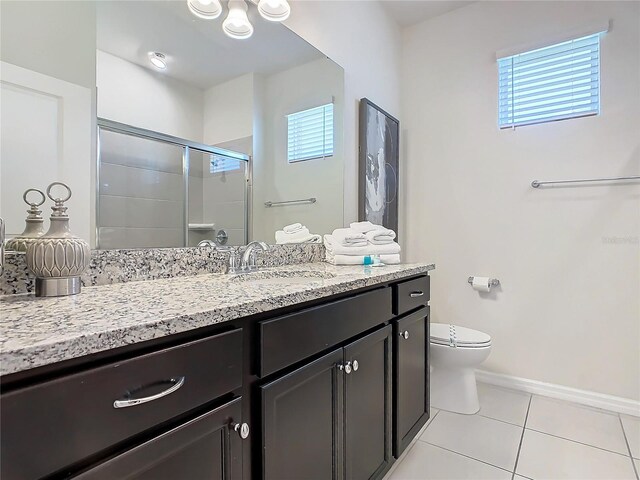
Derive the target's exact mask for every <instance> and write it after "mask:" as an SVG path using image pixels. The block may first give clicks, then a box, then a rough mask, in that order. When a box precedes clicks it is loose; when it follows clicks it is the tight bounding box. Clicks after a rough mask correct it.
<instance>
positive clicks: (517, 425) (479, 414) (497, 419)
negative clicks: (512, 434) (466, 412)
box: [445, 410, 524, 427]
mask: <svg viewBox="0 0 640 480" xmlns="http://www.w3.org/2000/svg"><path fill="white" fill-rule="evenodd" d="M445 411H446V410H445ZM456 415H460V414H458V413H456ZM473 415H474V416H478V417H482V418H488V419H489V420H495V421H496V422H501V423H506V424H507V425H513V426H514V427H524V425H520V424H519V423H513V422H507V421H506V420H501V419H499V418H494V417H489V416H487V415H482V414H481V413H474V414H473Z"/></svg>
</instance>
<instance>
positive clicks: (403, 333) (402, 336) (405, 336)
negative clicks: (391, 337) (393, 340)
mask: <svg viewBox="0 0 640 480" xmlns="http://www.w3.org/2000/svg"><path fill="white" fill-rule="evenodd" d="M400 338H404V339H405V340H409V331H408V330H405V331H404V332H400Z"/></svg>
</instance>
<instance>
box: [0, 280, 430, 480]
mask: <svg viewBox="0 0 640 480" xmlns="http://www.w3.org/2000/svg"><path fill="white" fill-rule="evenodd" d="M428 300H429V277H428V276H426V275H419V276H414V277H411V278H409V279H407V280H403V281H400V282H398V281H390V282H389V283H386V284H382V285H381V284H376V285H372V286H369V287H362V288H360V289H359V290H356V291H352V292H347V293H345V292H342V293H339V294H336V295H332V296H330V297H326V298H321V299H317V300H314V301H310V302H308V303H306V304H304V305H303V306H302V307H301V306H300V305H294V306H290V307H285V308H281V309H278V310H277V311H276V312H273V313H272V314H269V313H264V312H260V313H257V314H254V315H250V316H247V317H243V318H238V319H232V320H229V321H228V322H223V323H221V324H216V325H211V326H208V327H203V328H201V329H196V330H194V331H193V332H192V331H188V332H183V333H181V334H176V335H170V336H167V337H163V338H159V339H156V340H151V341H148V342H142V343H140V344H135V345H130V346H125V347H122V348H121V349H120V350H118V351H106V352H99V353H98V354H95V355H90V356H87V357H83V358H80V359H71V360H69V362H68V363H66V364H65V363H64V362H62V364H53V365H51V366H45V368H44V370H42V369H40V370H39V369H37V368H36V369H33V371H27V373H26V374H24V373H19V374H18V376H15V375H14V376H11V375H9V376H7V377H3V378H0V380H1V381H0V387H1V390H0V424H1V428H2V431H1V435H0V477H1V478H2V480H5V479H6V480H13V479H16V480H17V479H19V480H36V479H38V478H52V479H54V478H56V479H59V478H76V477H77V478H82V479H83V480H100V479H116V478H117V479H130V480H133V479H136V480H164V479H166V480H172V479H183V478H184V479H189V480H253V479H258V478H263V479H264V480H380V479H381V478H382V477H383V476H384V475H385V474H386V473H387V471H388V470H389V468H390V467H391V465H392V463H393V462H394V457H395V458H398V456H399V455H400V454H401V453H402V452H403V450H405V449H406V447H407V445H408V444H409V443H410V442H411V441H412V440H413V438H414V437H415V436H416V435H417V433H418V432H419V431H420V429H421V428H422V427H423V426H424V424H425V423H426V421H427V420H428V418H429V356H428V349H429V307H428V306H427V305H428ZM245 422H246V423H245ZM243 425H244V426H245V428H244V430H243V428H242V426H243ZM248 429H251V430H252V432H251V435H250V437H249V438H244V439H243V437H246V436H247V434H248V433H249V432H248V431H247V430H248ZM241 434H243V435H241Z"/></svg>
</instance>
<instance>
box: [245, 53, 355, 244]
mask: <svg viewBox="0 0 640 480" xmlns="http://www.w3.org/2000/svg"><path fill="white" fill-rule="evenodd" d="M263 82H264V92H265V95H264V105H263V115H264V117H263V127H262V128H264V131H263V135H264V142H265V144H264V152H263V154H262V155H261V156H254V160H255V161H254V171H253V174H254V175H253V178H254V184H256V185H257V184H258V183H261V184H262V188H261V189H260V188H259V189H258V190H257V191H256V192H255V193H254V197H253V213H254V218H257V219H258V221H257V222H254V235H255V238H259V239H262V240H265V241H267V242H272V243H273V242H274V241H275V237H274V234H275V231H276V230H280V229H281V228H282V227H283V226H285V225H288V224H291V223H295V222H302V223H303V224H305V225H306V226H307V227H308V228H309V229H310V230H311V232H313V233H320V234H321V233H329V232H331V231H333V230H334V229H335V228H338V227H341V226H342V223H343V198H342V194H341V193H342V189H343V169H344V162H343V157H344V148H343V136H342V130H343V111H344V74H343V70H342V69H341V68H340V67H338V66H337V65H336V64H335V63H334V62H332V61H331V60H329V59H326V58H322V59H320V60H314V61H312V62H309V63H306V64H304V65H299V66H296V67H294V68H291V69H288V70H285V71H282V72H278V73H275V74H273V75H269V76H267V77H265V78H264V79H263ZM332 101H333V102H334V129H335V132H334V154H333V155H332V156H330V157H327V158H321V159H313V160H307V161H303V162H295V163H289V162H288V161H287V115H289V114H291V113H295V112H298V111H301V110H306V109H309V108H312V107H317V106H320V105H324V104H327V103H330V102H332ZM336 192H337V194H336ZM308 197H314V198H316V199H317V202H316V203H314V204H299V205H290V206H287V207H286V208H281V207H275V208H273V207H272V208H267V207H265V205H264V202H266V201H272V202H279V201H288V200H295V199H301V198H308Z"/></svg>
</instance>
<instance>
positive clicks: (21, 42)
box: [0, 1, 96, 245]
mask: <svg viewBox="0 0 640 480" xmlns="http://www.w3.org/2000/svg"><path fill="white" fill-rule="evenodd" d="M35 47H37V48H35ZM95 48H96V21H95V4H93V3H91V2H74V1H29V2H0V60H2V61H3V62H7V63H10V64H13V65H16V66H18V67H22V68H24V69H26V70H27V71H26V72H25V76H24V77H23V78H25V79H26V78H29V77H32V78H38V74H42V75H46V76H47V78H45V77H41V80H37V81H36V84H38V85H39V87H36V88H34V87H33V85H31V86H27V85H26V84H20V83H14V85H9V83H13V82H8V83H7V84H5V85H3V92H2V97H3V99H2V101H3V102H4V101H5V100H6V102H4V103H6V105H3V109H4V110H3V117H4V118H3V125H2V127H3V135H2V137H3V142H2V154H1V155H0V156H1V157H2V158H1V159H0V164H1V167H0V169H1V170H2V177H3V178H2V182H1V183H2V184H4V185H11V186H12V189H11V191H10V192H7V191H4V192H3V194H2V195H3V197H5V198H6V199H7V201H5V202H3V205H2V207H1V208H0V216H2V217H3V218H7V217H21V221H20V223H21V226H20V228H19V232H18V233H20V232H22V230H23V227H24V218H25V216H26V213H25V208H24V207H26V205H24V203H22V198H21V197H22V191H24V190H25V189H26V188H27V187H35V188H39V189H41V190H43V191H44V190H45V189H46V187H47V185H48V184H49V183H51V182H53V181H62V182H66V183H67V184H68V185H69V186H70V187H71V189H72V190H73V197H72V198H71V200H70V201H69V204H68V206H69V212H68V213H69V216H70V218H71V222H70V225H71V229H72V231H73V232H74V233H75V234H77V235H79V236H81V237H83V238H84V239H85V240H87V241H90V242H91V243H92V245H93V244H94V238H93V237H94V233H93V232H94V231H95V228H94V227H95V219H94V218H93V217H94V215H93V209H92V208H91V205H93V204H94V197H95V194H94V192H95V181H94V178H95V164H96V162H95V144H96V143H95V110H94V105H95V102H94V100H95V83H96V82H95V78H96V73H95V71H96V68H95ZM30 73H33V75H30ZM0 76H2V77H3V78H5V77H6V75H5V73H3V72H0ZM5 80H6V78H5ZM65 84H66V86H65ZM21 87H26V88H24V89H22V92H21V93H20V92H19V90H21ZM40 87H42V90H41V89H40ZM49 88H51V90H48V89H49ZM73 91H75V92H77V93H73ZM38 96H40V98H39V100H40V101H36V102H35V103H34V102H33V100H36V98H37V97H38ZM10 97H11V98H10ZM47 102H49V106H48V107H45V104H46V103H47ZM78 102H79V103H78ZM14 107H15V108H14ZM34 108H35V109H34ZM42 108H44V110H38V109H42ZM7 109H9V110H7ZM14 114H17V116H15V115H14ZM34 114H35V115H36V116H37V118H34V120H33V121H30V120H29V117H30V116H33V115H34ZM48 115H51V116H48ZM25 125H26V127H24V126H25ZM7 128H9V129H11V128H15V129H16V130H14V131H13V132H12V133H10V134H9V133H8V130H7ZM5 134H8V135H9V136H7V137H6V136H5ZM7 140H10V141H7ZM12 145H13V147H15V152H18V154H17V155H14V154H13V152H12V151H11V150H12V148H13V147H12ZM46 152H49V153H46ZM27 161H28V162H29V166H30V168H31V169H32V170H33V172H32V174H31V175H29V176H25V175H22V174H19V172H21V169H22V167H23V165H24V164H25V162H27ZM14 162H22V165H19V166H18V167H19V168H17V169H14V168H13V167H14V166H15V164H14ZM54 166H55V167H54ZM36 172H37V173H36ZM16 175H17V176H16ZM16 193H19V195H17V196H16ZM47 202H48V201H47ZM45 207H46V205H45ZM42 210H43V216H44V217H45V229H48V217H49V215H50V212H51V210H50V209H49V208H48V207H46V208H43V209H42ZM12 223H13V222H12ZM10 226H11V230H13V231H11V232H10V233H12V234H13V233H16V232H15V226H14V225H10Z"/></svg>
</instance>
